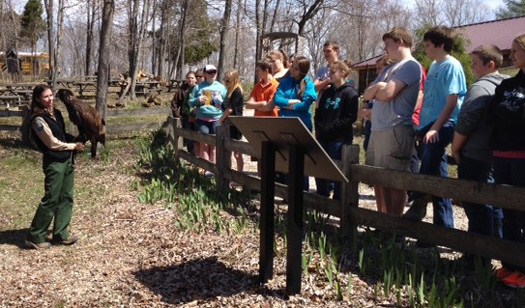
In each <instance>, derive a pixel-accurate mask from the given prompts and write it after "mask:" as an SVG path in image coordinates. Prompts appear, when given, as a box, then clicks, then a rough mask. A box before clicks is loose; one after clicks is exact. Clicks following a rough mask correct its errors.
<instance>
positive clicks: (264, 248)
mask: <svg viewBox="0 0 525 308" xmlns="http://www.w3.org/2000/svg"><path fill="white" fill-rule="evenodd" d="M229 118H230V119H231V120H232V122H233V124H234V125H235V126H236V127H237V128H238V129H239V130H240V131H241V132H242V134H243V135H244V136H245V137H246V139H248V141H249V142H250V144H251V145H252V147H253V148H254V150H255V151H256V152H259V153H261V161H260V162H261V167H262V168H261V172H262V173H261V223H260V229H261V234H260V238H261V240H260V254H259V279H260V281H261V283H265V282H267V281H268V280H269V279H271V278H272V277H273V243H274V238H273V236H274V235H273V233H274V198H275V171H276V170H277V171H279V172H285V173H288V174H289V178H290V180H289V183H288V243H287V247H286V248H287V251H286V292H287V293H288V294H297V293H300V292H301V272H302V271H301V253H302V240H303V178H304V176H305V175H309V176H314V177H322V178H324V179H328V180H334V181H340V182H348V180H347V179H346V178H345V176H344V175H343V174H342V173H341V171H340V170H339V168H337V166H336V165H335V164H334V162H333V161H332V159H331V158H330V157H329V156H328V154H326V152H325V151H324V150H323V148H322V147H321V145H319V143H318V142H317V140H316V139H315V137H314V136H313V135H312V134H311V133H310V131H309V130H308V128H307V127H306V126H305V125H304V124H303V122H302V121H301V120H300V119H299V118H295V117H294V118H285V117H238V116H231V117H229Z"/></svg>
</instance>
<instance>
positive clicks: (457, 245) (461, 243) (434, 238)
mask: <svg viewBox="0 0 525 308" xmlns="http://www.w3.org/2000/svg"><path fill="white" fill-rule="evenodd" d="M228 129H229V128H228V127H224V126H223V127H221V126H220V127H219V128H218V130H217V135H215V136H212V135H204V134H201V133H198V132H195V131H190V130H186V129H182V127H181V123H180V120H179V119H174V118H172V117H170V119H169V129H168V131H169V140H170V143H171V144H173V145H174V148H175V149H176V151H175V152H176V153H177V155H178V157H179V158H181V159H184V160H186V161H188V162H189V163H191V164H193V165H196V166H198V167H200V168H202V169H206V170H209V171H212V172H214V173H215V174H216V177H217V183H218V186H219V187H218V189H219V190H222V189H226V187H227V183H228V182H229V181H235V182H237V183H239V184H241V185H246V186H247V187H248V188H251V189H256V190H260V187H261V180H260V179H259V178H258V177H255V176H251V175H248V174H246V173H242V172H238V171H235V170H232V169H231V167H230V165H231V158H230V155H227V153H229V152H231V151H236V152H241V153H243V154H248V155H251V156H255V157H259V156H260V154H259V153H255V151H254V150H253V148H252V147H251V146H250V145H249V144H248V143H246V142H241V141H236V140H231V139H230V138H229V137H228V136H229V134H228ZM182 137H184V138H187V139H191V140H194V141H198V142H203V143H208V144H211V145H214V146H216V147H217V153H226V154H222V155H217V159H216V164H212V163H210V162H208V161H205V160H203V159H201V158H198V157H195V156H193V155H192V154H190V153H188V152H187V151H185V150H183V149H182V142H180V141H181V140H179V139H180V138H182ZM342 157H343V160H342V161H340V162H337V164H338V165H339V166H340V167H341V170H342V171H343V173H344V174H345V176H347V178H348V179H349V181H350V182H349V183H347V184H344V185H342V190H343V191H342V194H341V196H342V198H341V199H342V200H341V201H334V200H331V199H327V198H323V197H320V196H318V195H315V194H311V193H306V192H305V193H304V195H303V196H304V203H305V204H304V205H305V207H306V208H307V209H315V210H317V211H320V212H323V213H326V214H329V215H332V216H335V217H339V218H340V234H341V237H342V239H343V240H344V241H349V240H350V239H351V236H350V235H351V234H352V232H353V231H355V229H356V226H357V225H363V226H370V227H374V228H378V229H381V230H386V231H390V232H395V233H397V234H402V235H406V236H410V237H412V238H416V239H420V240H423V241H425V242H427V243H432V244H436V245H442V246H446V247H449V248H451V249H454V250H457V251H462V252H466V253H473V254H476V255H480V256H484V257H489V258H494V259H498V260H502V261H506V262H510V263H513V264H516V265H521V266H525V245H524V244H522V243H517V242H511V241H507V240H501V239H497V238H495V237H489V236H485V235H478V234H474V233H468V232H465V231H462V230H457V229H452V228H446V227H442V226H436V225H433V224H430V223H426V222H413V221H410V220H407V219H405V218H402V217H396V216H392V215H388V214H383V213H379V212H376V211H372V210H368V209H364V208H359V192H358V189H357V187H358V184H359V183H361V182H362V183H367V184H373V185H381V186H385V187H391V188H395V189H400V190H412V191H420V192H424V193H428V194H433V195H438V196H443V197H451V198H454V199H455V200H456V201H468V202H474V203H481V204H494V205H497V206H499V207H503V208H507V209H515V210H523V209H524V204H525V202H524V201H521V200H522V196H525V188H521V187H514V186H507V185H496V184H486V183H479V182H473V181H466V180H457V179H448V178H442V177H436V176H428V175H420V174H412V173H408V172H400V171H394V170H387V169H383V168H377V167H371V166H365V165H359V146H357V145H351V146H345V147H344V148H343V155H342ZM287 194H288V190H287V187H286V186H285V185H282V184H278V183H276V184H275V195H276V196H279V197H284V198H287V197H288V196H287ZM520 197H521V198H520Z"/></svg>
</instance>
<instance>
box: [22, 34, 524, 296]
mask: <svg viewBox="0 0 525 308" xmlns="http://www.w3.org/2000/svg"><path fill="white" fill-rule="evenodd" d="M454 40H455V33H454V30H452V29H450V28H447V27H444V26H438V27H434V28H432V29H430V30H429V31H427V32H426V33H425V35H424V37H423V44H424V49H425V53H426V55H427V57H429V58H430V59H432V60H433V62H432V64H431V66H430V68H429V70H428V75H427V76H426V81H424V82H423V80H424V77H425V75H424V70H423V68H422V66H421V65H420V64H419V63H418V62H417V61H416V60H415V59H414V58H413V57H412V54H411V48H412V44H413V38H412V35H411V33H410V32H409V31H408V30H406V29H404V28H395V29H393V30H391V31H389V32H387V33H385V34H384V35H383V42H384V45H385V51H386V55H387V56H388V59H390V60H391V62H387V61H385V62H384V64H385V67H384V68H383V69H382V70H381V72H380V73H379V75H378V77H377V78H376V80H375V81H374V82H373V83H372V85H371V86H369V87H368V88H367V89H366V90H365V91H364V93H363V98H364V99H366V100H370V101H373V102H374V103H373V106H372V107H371V108H369V109H371V110H367V111H366V112H362V113H363V114H365V116H366V117H370V118H371V123H372V126H371V135H370V141H369V145H368V150H367V155H366V163H367V164H368V165H373V166H378V167H383V168H388V169H394V170H401V171H409V169H410V161H411V158H412V157H413V154H414V148H415V144H416V140H419V141H420V143H421V146H422V155H421V157H420V160H421V166H420V168H419V172H420V173H421V174H427V175H440V176H443V177H447V176H448V172H447V155H446V153H445V148H446V147H447V146H448V145H449V144H452V156H453V157H454V159H455V160H456V162H457V163H458V164H459V165H458V177H459V178H460V179H467V180H474V181H479V182H489V183H492V182H493V183H497V184H507V185H515V186H525V133H524V132H525V34H521V35H519V36H517V37H516V38H515V39H514V40H513V42H512V48H511V52H510V59H511V61H512V63H513V65H514V67H515V68H517V69H518V73H517V74H516V76H514V77H509V76H505V75H501V74H499V72H498V69H499V67H500V66H501V65H502V61H503V56H502V53H501V51H500V50H499V49H498V48H497V47H496V46H493V45H484V46H479V47H478V48H476V49H475V50H474V51H473V52H472V54H471V56H472V69H473V71H474V74H475V76H476V78H477V79H478V80H477V81H476V82H475V83H474V84H473V85H472V86H471V87H470V89H468V90H467V86H466V80H465V75H464V72H463V68H462V65H461V63H460V62H459V61H458V60H457V59H455V58H454V57H453V56H451V51H452V46H453V44H454ZM323 52H324V56H325V59H326V60H327V62H328V65H327V66H326V67H322V68H321V69H320V70H319V71H318V72H317V73H316V75H315V77H314V80H313V81H312V80H311V79H310V78H309V77H308V76H307V75H308V72H309V71H310V61H309V60H308V59H307V58H306V57H303V56H297V57H295V59H294V60H293V62H292V64H291V67H290V68H288V66H289V65H288V62H287V58H286V56H285V54H284V53H283V52H282V51H278V50H275V51H272V52H270V53H269V54H268V56H267V57H266V59H264V60H262V61H259V62H257V64H256V74H257V76H258V78H259V82H258V83H257V84H256V85H255V86H254V88H253V90H252V92H251V94H250V98H249V99H248V101H247V102H244V99H243V90H242V87H241V84H240V78H239V73H238V72H237V71H236V70H230V71H228V72H227V73H226V74H225V78H224V83H225V85H223V84H222V83H220V82H219V81H217V80H216V79H217V68H216V67H215V66H213V65H206V66H205V67H204V69H202V70H199V71H197V72H190V73H188V74H187V76H186V78H187V83H186V84H185V85H184V86H183V87H181V89H180V90H179V91H178V92H177V93H176V94H175V96H174V99H173V103H172V108H173V112H174V115H175V116H177V117H181V118H182V123H183V127H184V128H194V129H195V130H197V131H200V132H202V133H205V134H214V133H215V132H216V129H217V126H218V125H220V124H221V123H223V122H225V121H228V117H229V116H231V115H242V113H243V108H244V107H246V108H249V109H254V115H255V116H283V117H299V118H300V119H301V120H302V121H303V123H304V124H305V126H306V127H307V128H308V129H309V130H310V131H312V130H314V127H315V135H316V138H317V140H318V141H319V143H320V144H321V146H322V147H323V148H324V149H325V151H326V152H327V153H328V155H329V156H330V157H331V158H332V159H341V149H342V146H343V145H345V144H351V143H352V140H353V131H352V125H353V123H354V122H355V121H356V119H357V116H358V94H357V92H356V90H355V88H354V86H353V85H352V83H351V82H350V81H349V80H347V76H348V74H349V73H350V66H349V65H348V64H347V63H345V62H344V61H340V60H339V47H338V45H337V43H336V42H333V41H329V42H327V43H326V44H325V45H324V47H323ZM423 83H424V87H423ZM313 106H315V107H313ZM416 107H417V108H416ZM312 109H315V115H314V116H313V119H312ZM415 110H417V111H418V112H419V117H414V114H416V115H417V113H418V112H415ZM31 112H32V116H31V129H32V135H33V138H34V140H35V142H36V144H37V146H38V148H39V149H40V151H41V152H42V153H43V170H44V173H45V177H46V178H45V195H44V197H43V198H42V201H41V203H40V205H39V207H38V209H37V212H36V214H35V217H34V219H33V221H32V224H31V227H30V229H29V233H28V236H27V238H26V244H27V245H28V246H29V247H30V248H35V249H39V248H48V247H50V246H51V243H50V242H48V239H47V229H48V228H49V226H50V224H51V222H52V221H54V224H53V231H52V234H51V242H52V243H55V244H62V245H72V244H74V243H75V242H76V241H77V239H78V238H77V237H76V236H74V235H71V234H70V233H69V224H70V220H71V213H72V206H73V165H72V153H73V152H74V151H82V150H83V149H84V145H83V144H81V143H75V142H72V138H71V137H70V136H68V135H67V134H66V132H65V124H64V120H63V118H62V116H61V114H60V112H59V111H58V110H57V109H56V108H54V95H53V91H52V89H51V88H49V87H48V86H45V85H40V86H37V87H35V89H34V91H33V96H32V101H31ZM416 118H417V119H416ZM414 123H415V124H414ZM232 128H233V129H232V130H231V137H232V138H235V139H240V138H241V137H242V136H241V134H240V132H239V131H238V130H237V129H235V128H234V127H232ZM414 128H415V129H414ZM186 145H187V147H188V150H189V151H190V152H193V153H195V155H198V156H200V157H202V158H204V159H207V160H209V161H211V162H214V161H215V149H214V147H213V146H210V145H207V144H198V143H193V142H191V141H189V140H186ZM234 156H235V158H236V159H237V168H238V170H240V171H242V169H243V158H242V155H241V153H234ZM316 184H317V193H318V194H320V195H323V196H326V197H328V196H329V195H330V193H331V191H332V190H333V197H334V198H335V199H338V198H339V194H340V184H339V183H334V182H330V181H327V180H324V179H316ZM307 188H308V181H307V179H306V181H305V189H307ZM374 190H375V195H376V201H377V207H378V210H379V211H381V212H384V213H388V214H391V215H398V216H400V215H403V210H404V206H405V204H406V202H407V192H406V191H402V190H397V189H393V188H389V187H382V186H379V185H376V186H375V187H374ZM412 197H413V202H412V205H411V207H410V209H409V210H408V211H407V212H406V213H405V214H404V216H405V217H406V218H408V219H412V220H421V219H423V218H424V216H425V215H426V207H427V204H428V202H430V201H432V204H433V209H434V223H435V224H437V225H442V226H446V227H450V228H453V227H454V218H453V211H452V203H451V200H450V199H449V198H444V197H436V196H429V195H425V194H421V193H413V196H412ZM462 205H463V207H464V209H465V213H466V215H467V217H468V219H469V223H468V231H469V232H475V233H479V234H484V235H488V236H495V237H500V238H504V239H507V240H511V241H516V242H520V243H524V242H525V213H524V212H523V211H518V210H512V209H501V208H497V207H493V206H491V205H484V204H473V203H468V202H463V203H462ZM53 218H54V220H53ZM469 258H471V257H470V256H468V257H467V259H466V260H469ZM484 262H490V260H484ZM502 265H503V267H502V268H500V269H498V271H497V276H498V278H500V279H501V280H502V281H504V282H505V283H507V284H509V285H511V286H515V287H525V268H523V267H521V266H517V265H515V264H510V263H507V262H502Z"/></svg>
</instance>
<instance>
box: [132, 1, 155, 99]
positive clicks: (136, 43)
mask: <svg viewBox="0 0 525 308" xmlns="http://www.w3.org/2000/svg"><path fill="white" fill-rule="evenodd" d="M139 4H140V1H139V0H134V1H133V5H132V9H131V14H130V38H131V39H130V43H131V44H130V48H129V50H128V54H129V75H130V77H131V88H130V96H131V99H132V100H134V99H136V98H137V95H136V93H135V85H136V83H137V63H138V58H139V52H140V49H141V47H142V41H143V39H144V36H145V34H146V26H147V19H148V18H150V16H148V14H149V4H150V0H145V1H144V5H143V6H142V16H141V17H142V18H141V22H140V28H139V23H138V11H139Z"/></svg>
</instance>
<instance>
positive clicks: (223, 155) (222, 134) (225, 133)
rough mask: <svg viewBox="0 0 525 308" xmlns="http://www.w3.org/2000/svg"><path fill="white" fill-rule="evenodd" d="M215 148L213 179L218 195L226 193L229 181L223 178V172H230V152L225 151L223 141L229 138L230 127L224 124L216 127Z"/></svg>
mask: <svg viewBox="0 0 525 308" xmlns="http://www.w3.org/2000/svg"><path fill="white" fill-rule="evenodd" d="M216 138H217V142H216V145H217V148H216V160H215V161H216V162H215V165H216V167H217V174H216V175H215V178H216V179H217V190H218V191H219V192H220V193H223V192H225V191H227V189H228V186H229V180H227V179H226V178H224V170H230V169H231V165H232V161H231V156H232V154H231V151H228V150H226V148H225V146H224V140H225V139H229V138H230V126H229V125H227V124H226V123H225V125H220V126H219V127H217V135H216Z"/></svg>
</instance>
